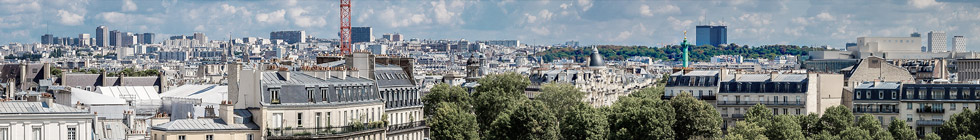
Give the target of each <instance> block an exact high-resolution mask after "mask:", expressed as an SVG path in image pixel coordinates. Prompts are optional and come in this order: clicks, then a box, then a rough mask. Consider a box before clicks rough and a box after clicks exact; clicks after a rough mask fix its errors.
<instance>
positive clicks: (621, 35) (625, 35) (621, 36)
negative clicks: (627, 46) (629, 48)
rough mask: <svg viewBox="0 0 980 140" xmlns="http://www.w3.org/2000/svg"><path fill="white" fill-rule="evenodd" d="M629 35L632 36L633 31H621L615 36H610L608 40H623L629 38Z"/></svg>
mask: <svg viewBox="0 0 980 140" xmlns="http://www.w3.org/2000/svg"><path fill="white" fill-rule="evenodd" d="M630 36H633V32H630V31H623V32H619V35H616V37H613V38H610V39H609V41H623V40H626V39H629V38H630Z"/></svg>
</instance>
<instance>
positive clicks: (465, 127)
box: [428, 102, 480, 140]
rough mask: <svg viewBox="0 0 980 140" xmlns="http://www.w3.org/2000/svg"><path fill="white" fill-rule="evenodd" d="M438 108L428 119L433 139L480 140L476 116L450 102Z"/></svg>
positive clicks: (441, 104)
mask: <svg viewBox="0 0 980 140" xmlns="http://www.w3.org/2000/svg"><path fill="white" fill-rule="evenodd" d="M436 106H437V107H436V109H435V111H434V112H433V113H432V114H433V115H432V117H431V118H429V119H428V126H429V127H430V128H431V129H430V132H431V134H430V136H431V137H432V139H447V140H448V139H453V140H477V139H480V137H479V130H478V127H477V124H476V116H475V115H473V114H471V113H470V112H469V111H467V110H465V109H463V108H462V107H460V106H458V104H454V103H450V102H442V103H439V104H437V105H436Z"/></svg>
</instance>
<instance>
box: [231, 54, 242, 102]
mask: <svg viewBox="0 0 980 140" xmlns="http://www.w3.org/2000/svg"><path fill="white" fill-rule="evenodd" d="M228 65H229V66H228V102H231V104H235V103H237V102H238V96H239V95H238V90H239V89H238V88H239V87H238V86H239V84H241V83H239V82H238V78H239V74H238V73H240V72H241V70H240V69H241V64H239V63H238V62H232V63H231V64H228Z"/></svg>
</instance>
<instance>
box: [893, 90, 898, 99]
mask: <svg viewBox="0 0 980 140" xmlns="http://www.w3.org/2000/svg"><path fill="white" fill-rule="evenodd" d="M892 99H893V100H894V99H898V92H896V91H892Z"/></svg>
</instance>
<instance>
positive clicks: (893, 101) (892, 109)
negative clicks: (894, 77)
mask: <svg viewBox="0 0 980 140" xmlns="http://www.w3.org/2000/svg"><path fill="white" fill-rule="evenodd" d="M901 86H902V83H901V82H862V83H860V84H858V85H857V86H856V87H854V92H853V93H854V96H853V97H852V99H853V101H854V102H853V105H852V107H851V109H852V110H853V112H854V116H861V115H864V114H871V116H874V117H875V118H877V119H878V121H879V122H878V123H879V124H880V125H882V126H883V127H885V128H887V126H888V125H889V123H890V122H891V121H892V120H895V119H898V117H899V115H898V114H899V108H898V107H899V104H900V103H899V101H900V98H901V95H899V93H900V92H901Z"/></svg>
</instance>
